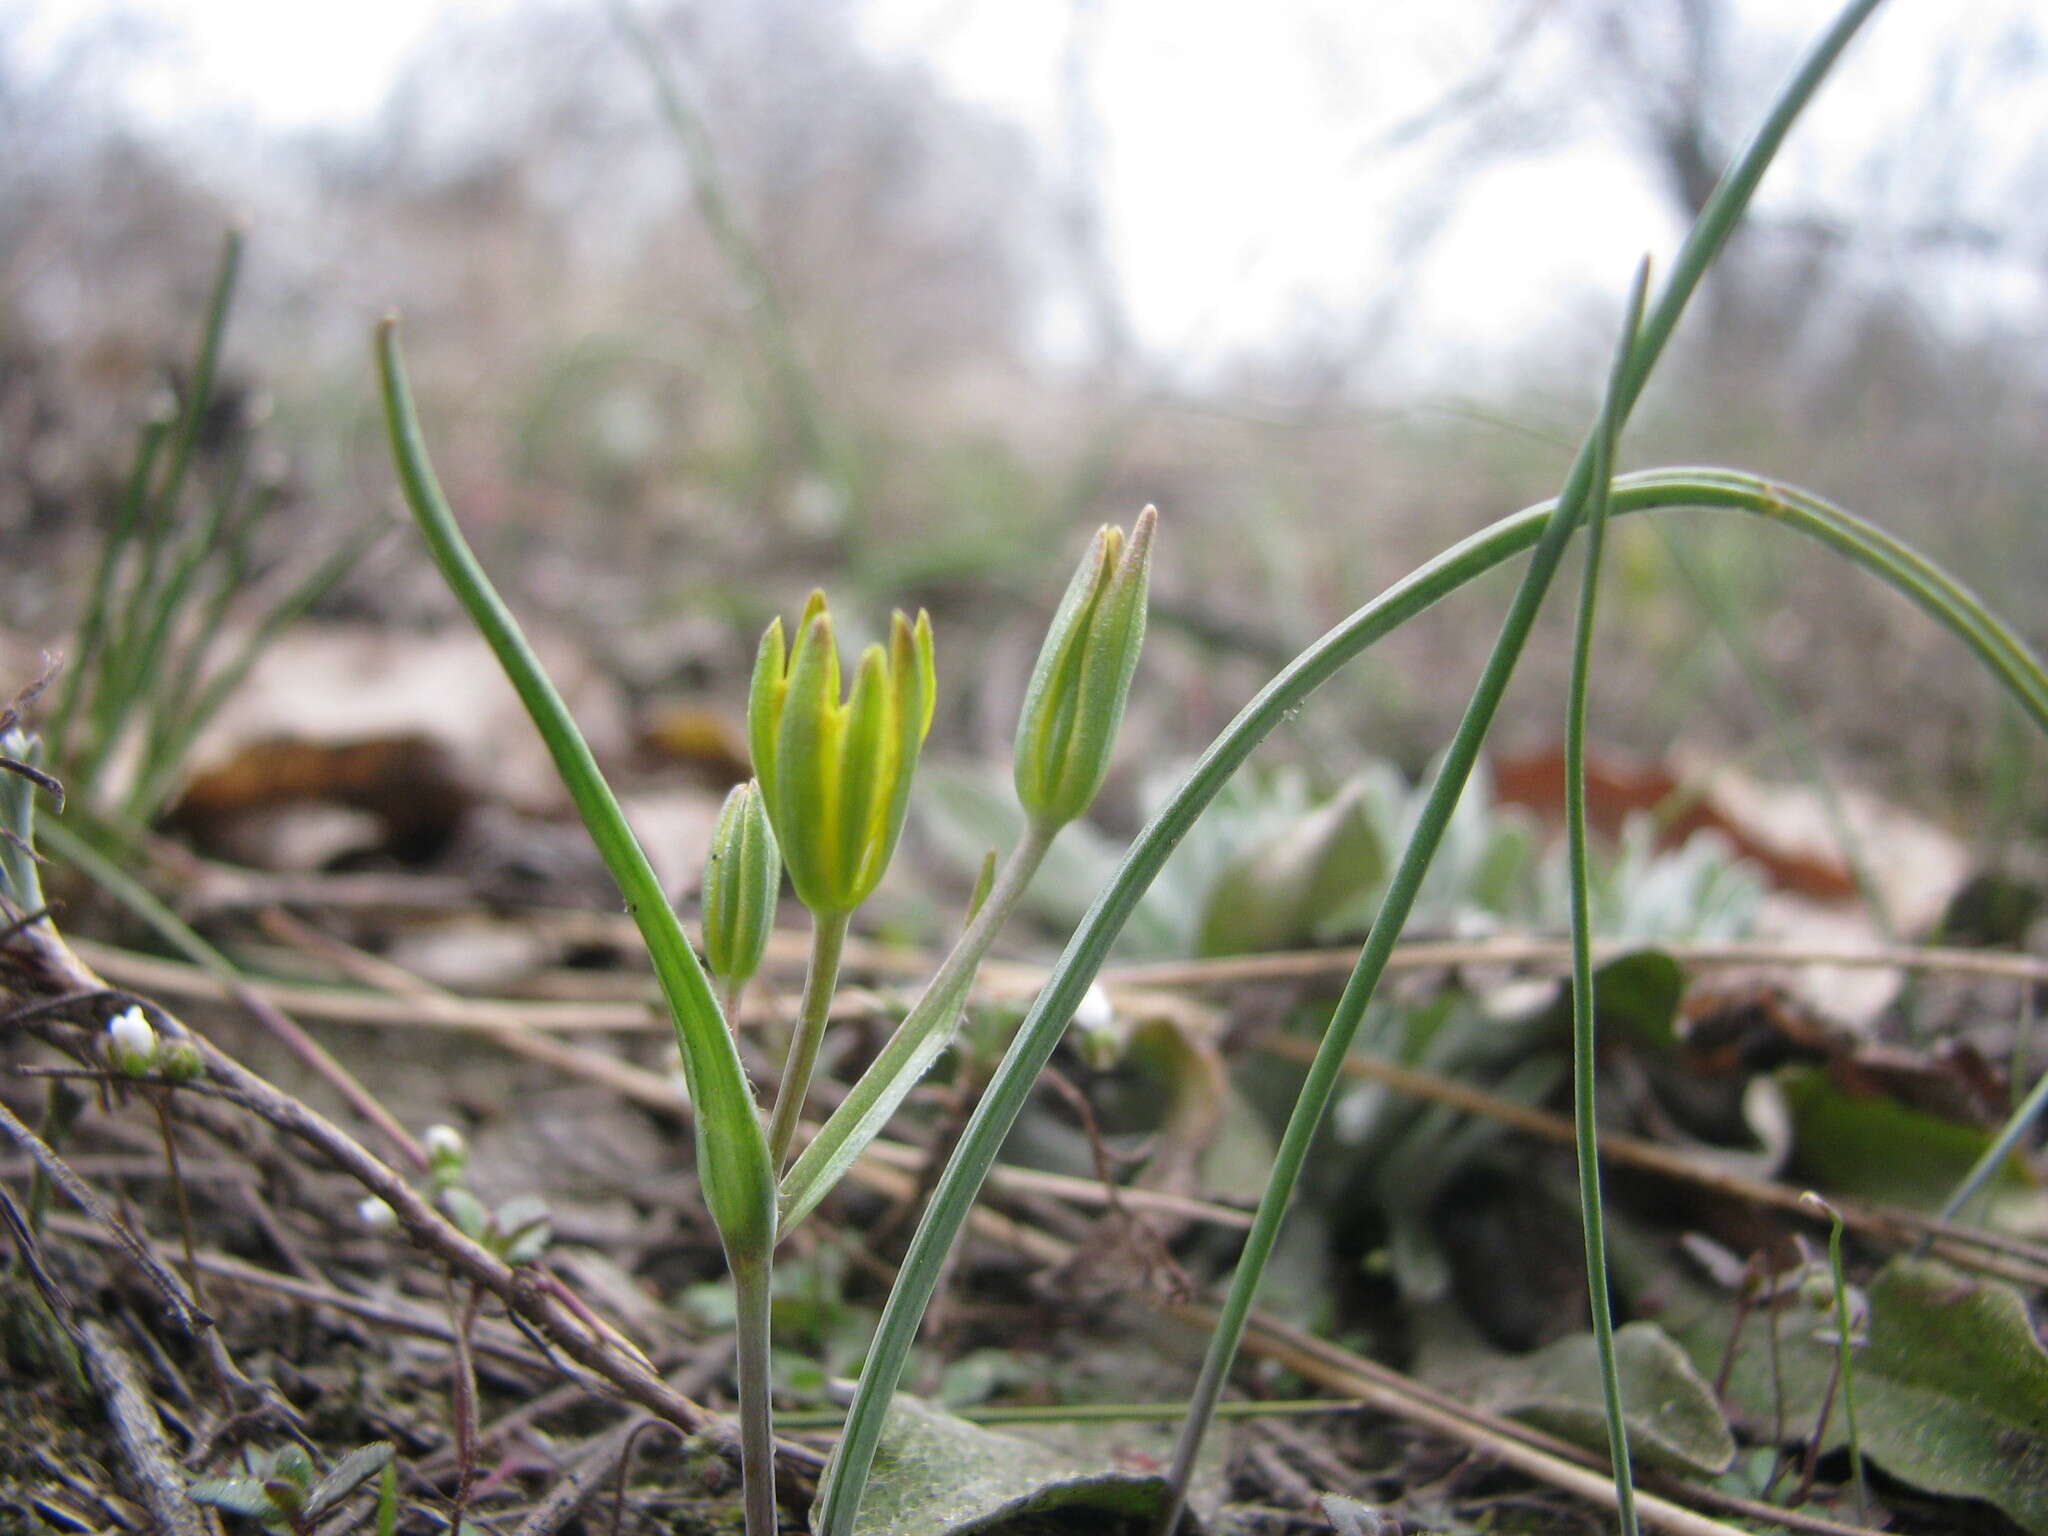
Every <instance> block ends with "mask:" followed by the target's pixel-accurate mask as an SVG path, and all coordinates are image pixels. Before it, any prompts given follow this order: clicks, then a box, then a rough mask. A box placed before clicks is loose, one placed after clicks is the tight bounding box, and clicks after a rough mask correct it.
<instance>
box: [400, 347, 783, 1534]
mask: <svg viewBox="0 0 2048 1536" xmlns="http://www.w3.org/2000/svg"><path fill="white" fill-rule="evenodd" d="M377 365H378V372H379V375H380V378H381V381H382V384H383V391H384V414H385V423H386V426H387V428H388V429H389V431H390V435H391V449H392V456H393V458H394V459H395V460H396V462H397V465H398V474H399V480H400V482H401V484H402V485H403V486H404V489H405V497H406V501H407V502H408V503H409V504H410V505H411V507H412V511H413V516H414V518H415V519H416V520H417V521H418V523H419V526H420V531H421V533H423V534H424V535H425V536H426V540H427V545H428V548H429V549H430V550H431V551H432V552H433V556H434V563H435V564H436V565H438V566H439V567H440V569H441V574H442V576H443V577H444V578H446V580H447V582H448V585H449V586H450V587H451V588H452V589H453V590H454V592H455V595H456V596H457V597H458V598H459V599H460V600H461V602H462V605H463V607H464V609H465V610H466V611H467V612H468V614H469V617H470V620H471V622H472V623H474V624H475V625H476V627H477V630H478V631H479V632H480V633H481V634H482V635H483V637H484V639H485V641H486V642H488V643H489V645H490V647H491V649H492V651H493V652H494V653H495V654H496V655H497V658H498V663H499V665H500V666H502V667H503V668H504V669H505V675H506V677H507V678H508V679H509V680H510V681H511V683H512V686H513V688H514V689H515V690H516V691H517V692H518V694H519V698H520V701H521V702H522V703H523V704H525V706H526V709H527V713H528V714H530V715H531V716H532V717H533V723H534V725H535V727H536V728H537V729H538V730H539V731H540V734H541V739H542V740H543V741H545V742H546V743H547V748H548V752H549V755H550V756H552V757H553V758H554V760H555V768H556V771H557V772H559V773H560V774H561V776H562V783H563V785H564V786H565V787H566V788H567V789H568V791H569V795H570V798H571V799H572V800H574V801H575V803H576V809H577V811H578V812H580V813H581V815H582V817H583V824H584V826H585V827H587V828H588V829H589V832H590V838H591V841H592V842H593V843H594V844H596V846H597V850H598V852H599V854H600V855H602V856H603V858H604V862H605V867H606V868H607V869H609V870H610V871H611V875H612V879H613V880H614V881H616V882H617V883H618V887H619V891H620V893H621V894H622V895H623V896H624V897H625V899H626V910H627V911H628V912H629V913H631V914H632V916H633V919H634V921H635V923H637V924H638V925H639V929H640V935H641V937H642V938H643V939H644V940H645V941H646V944H647V952H648V955H649V957H650V958H651V959H652V960H653V962H654V974H655V977H656V979H657V980H658V981H659V982H660V984H661V991H662V996H663V997H664V998H665V999H666V1000H667V1002H668V1007H669V1013H670V1016H671V1018H672V1019H673V1021H674V1024H675V1031H676V1042H677V1045H678V1046H679V1047H680V1049H681V1052H682V1058H683V1076H684V1079H685V1082H686V1084H687V1086H688V1089H689V1094H690V1104H691V1108H692V1109H693V1110H694V1112H695V1114H694V1119H695V1122H696V1136H697V1176H698V1179H699V1180H700V1182H701V1183H702V1185H703V1189H704V1203H705V1205H706V1206H707V1207H709V1209H710V1212H711V1219H712V1220H713V1222H715V1223H716V1224H717V1227H718V1235H719V1238H720V1240H721V1241H722V1242H723V1243H724V1245H725V1254H726V1262H727V1263H728V1264H729V1265H730V1266H731V1267H732V1269H733V1270H734V1272H735V1273H738V1272H739V1271H740V1270H741V1269H742V1268H744V1267H745V1266H748V1265H753V1266H756V1267H757V1268H758V1269H759V1270H760V1272H761V1276H762V1280H761V1283H762V1284H763V1285H764V1286H765V1285H766V1283H767V1280H766V1275H767V1268H768V1265H769V1262H770V1259H771V1255H772V1254H773V1252H774V1247H775V1171H774V1165H773V1164H772V1163H770V1162H769V1160H768V1140H767V1137H766V1136H764V1135H763V1134H762V1131H761V1119H760V1115H759V1112H758V1111H757V1110H756V1108H755V1105H754V1098H753V1094H752V1093H751V1091H750V1090H749V1089H748V1087H747V1080H746V1074H745V1072H744V1071H742V1070H741V1067H740V1058H739V1051H738V1048H737V1047H736V1045H735V1044H734V1041H733V1037H732V1034H731V1032H730V1031H729V1030H728V1029H727V1027H726V1023H725V1019H724V1018H723V1016H722V1015H721V1014H720V1013H719V1011H718V1000H717V999H716V998H715V997H713V996H712V993H711V984H710V981H709V979H708V978H707V977H706V976H705V974H704V968H703V966H702V965H701V964H700V963H699V961H698V959H697V952H696V950H694V949H692V948H691V947H690V941H689V939H688V938H686V937H685V936H684V934H683V929H682V924H681V923H679V922H678V921H677V920H676V915H675V912H674V910H673V909H672V908H671V907H670V906H669V903H668V896H667V893H666V892H664V891H663V890H662V888H661V882H660V880H659V879H658V878H657V877H656V876H655V873H654V867H653V866H652V865H651V864H649V863H648V861H647V855H646V854H645V853H644V852H642V851H641V848H640V844H639V841H638V840H637V839H636V838H635V837H634V836H633V830H632V828H631V827H630V826H628V825H627V822H626V816H625V813H624V812H623V811H622V810H621V809H620V808H619V802H618V800H617V798H616V797H615V796H614V795H613V794H612V791H611V786H610V785H608V784H607V783H605V780H604V775H603V774H602V773H601V772H599V770H598V766H597V759H596V758H595V757H594V756H593V755H592V754H591V751H590V744H589V743H588V742H586V741H585V740H584V739H583V733H582V732H581V731H579V730H578V729H577V728H576V722H575V721H574V720H573V719H572V718H571V717H570V715H569V709H568V706H567V705H565V704H564V703H563V702H562V697H561V695H560V694H559V693H557V692H556V691H555V687H554V684H553V683H551V682H549V681H548V677H547V674H546V673H545V672H544V671H543V670H542V669H541V665H540V662H539V661H538V659H537V658H536V657H535V656H534V654H533V649H532V647H531V646H530V645H529V644H528V643H527V640H526V637H525V635H524V634H522V633H521V632H520V629H519V625H518V623H517V622H516V621H515V620H514V619H513V617H512V613H511V610H510V609H508V608H507V607H506V606H505V604H504V600H503V599H501V598H500V597H499V596H498V594H497V592H496V591H495V590H494V589H493V588H492V586H491V583H490V578H489V577H487V576H486V575H485V574H484V570H483V567H482V566H481V565H480V564H478V562H477V558H476V556H475V555H474V554H473V553H471V551H470V548H469V546H468V545H467V544H466V543H465V542H464V541H463V538H462V532H461V530H460V529H459V528H458V527H457V526H456V523H455V514H454V512H453V511H452V510H451V509H450V508H449V506H448V502H447V498H446V497H445V496H443V495H442V493H441V487H440V485H439V483H438V482H437V481H436V479H435V477H434V471H433V467H432V465H431V464H429V462H428V460H427V452H426V445H425V443H424V442H423V441H422V439H421V436H420V428H419V421H418V418H417V415H416V413H415V411H414V409H413V403H412V392H411V389H410V388H409V387H408V385H407V383H406V379H405V370H404V368H403V366H402V365H401V363H400V362H399V358H398V335H397V323H396V322H395V321H392V320H386V321H385V322H384V323H383V324H382V325H380V326H379V327H378V329H377ZM745 1342H747V1344H748V1345H749V1347H750V1348H753V1349H755V1350H757V1351H759V1353H760V1354H762V1355H765V1352H766V1346H767V1342H768V1340H767V1324H766V1322H765V1320H763V1321H762V1322H761V1326H760V1327H759V1328H757V1329H754V1330H752V1332H751V1333H750V1335H749V1337H748V1339H747V1340H746V1341H745ZM743 1353H744V1352H743ZM766 1370H767V1362H766V1360H765V1359H764V1358H756V1359H753V1360H752V1361H748V1360H746V1359H744V1358H743V1359H742V1361H741V1373H742V1375H745V1374H747V1373H748V1372H749V1371H753V1372H758V1373H761V1375H762V1377H763V1378H764V1379H765V1373H766ZM741 1410H742V1414H743V1416H745V1417H747V1418H749V1419H752V1420H757V1421H758V1422H750V1423H747V1424H745V1425H743V1427H742V1431H741V1434H742V1443H743V1445H751V1446H754V1447H757V1448H760V1447H768V1451H767V1454H758V1453H757V1454H755V1455H752V1456H748V1457H746V1458H744V1468H743V1470H744V1476H745V1479H746V1484H747V1489H748V1492H747V1506H748V1512H749V1516H750V1518H749V1520H748V1532H749V1536H774V1533H775V1523H774V1499H775V1494H774V1478H775V1469H774V1465H773V1462H772V1460H771V1459H770V1458H771V1457H772V1442H771V1440H770V1431H769V1424H768V1419H767V1415H768V1412H769V1402H768V1398H767V1394H766V1392H765V1391H759V1390H757V1391H756V1392H754V1393H753V1394H751V1396H749V1397H746V1398H743V1399H742V1403H741ZM764 1490H765V1491H764ZM764 1508H765V1510H766V1511H767V1515H768V1519H767V1522H766V1524H762V1523H760V1521H759V1514H760V1511H761V1510H762V1509H764Z"/></svg>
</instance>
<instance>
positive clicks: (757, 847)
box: [704, 780, 782, 988]
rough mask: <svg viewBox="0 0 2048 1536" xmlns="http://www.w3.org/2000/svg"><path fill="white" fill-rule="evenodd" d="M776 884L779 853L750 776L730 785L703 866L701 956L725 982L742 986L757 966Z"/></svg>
mask: <svg viewBox="0 0 2048 1536" xmlns="http://www.w3.org/2000/svg"><path fill="white" fill-rule="evenodd" d="M781 884H782V855H781V854H780V853H779V852H778V851H777V850H776V847H775V830H774V828H772V827H770V826H769V825H768V808H767V806H766V805H764V804H763V803H762V800H761V786H760V785H759V784H758V783H756V782H754V781H752V780H749V781H748V782H747V783H745V784H739V785H735V786H734V788H733V792H732V793H731V794H729V795H727V796H726V797H725V808H724V809H723V810H721V811H720V812H719V813H718V827H717V830H716V831H714V832H713V833H712V834H711V857H710V859H709V861H707V862H706V864H705V866H704V958H705V960H706V961H707V962H708V963H709V964H710V966H711V973H712V975H714V976H716V977H717V978H718V979H719V980H720V981H721V982H723V983H724V984H725V985H726V987H728V988H733V987H739V986H743V985H745V984H746V982H747V981H748V980H749V979H751V978H752V976H753V974H754V972H756V971H758V970H759V969H760V968H761V956H762V955H763V954H764V953H765V952H766V951H767V948H768V932H769V930H770V929H772V928H773V927H774V926H775V897H776V893H777V890H778V889H779V887H780V886H781Z"/></svg>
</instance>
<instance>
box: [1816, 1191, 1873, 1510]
mask: <svg viewBox="0 0 2048 1536" xmlns="http://www.w3.org/2000/svg"><path fill="white" fill-rule="evenodd" d="M1801 1199H1802V1200H1803V1201H1804V1202H1805V1203H1806V1204H1808V1205H1811V1206H1812V1207H1813V1208H1814V1209H1815V1210H1816V1211H1818V1212H1820V1213H1821V1214H1822V1215H1823V1216H1825V1217H1827V1219H1828V1278H1829V1279H1830V1281H1832V1283H1833V1286H1832V1288H1833V1290H1834V1298H1833V1299H1834V1305H1835V1374H1836V1375H1837V1376H1839V1377H1840V1378H1841V1381H1842V1416H1843V1418H1844V1419H1845V1420H1846V1421H1847V1422H1848V1425H1849V1470H1850V1473H1851V1475H1852V1477H1853V1480H1854V1482H1855V1485H1856V1518H1857V1519H1858V1520H1861V1521H1865V1522H1868V1520H1869V1519H1870V1490H1869V1488H1868V1487H1867V1486H1866V1485H1865V1479H1864V1476H1863V1434H1862V1431H1861V1430H1860V1429H1859V1428H1858V1426H1857V1423H1856V1362H1855V1360H1854V1359H1853V1358H1852V1355H1851V1342H1850V1341H1851V1328H1850V1324H1851V1321H1852V1320H1851V1318H1850V1316H1849V1282H1848V1280H1847V1278H1846V1277H1845V1276H1844V1275H1843V1273H1842V1213H1841V1212H1840V1211H1838V1210H1836V1209H1835V1208H1834V1207H1833V1206H1832V1205H1829V1204H1828V1203H1827V1201H1825V1200H1823V1199H1822V1198H1821V1197H1820V1196H1819V1195H1816V1194H1814V1193H1813V1192H1812V1191H1810V1190H1809V1191H1808V1192H1807V1193H1806V1194H1805V1195H1804V1196H1802V1197H1801ZM1826 1428H1827V1419H1826V1417H1825V1415H1823V1417H1822V1419H1821V1427H1820V1428H1819V1429H1816V1430H1815V1431H1814V1435H1813V1437H1814V1441H1815V1443H1816V1444H1818V1443H1819V1441H1820V1438H1821V1435H1822V1432H1823V1431H1824V1430H1825V1429H1826ZM1812 1465H1813V1462H1812V1458H1811V1455H1810V1454H1809V1458H1808V1461H1807V1467H1808V1471H1807V1476H1808V1478H1809V1479H1810V1478H1811V1477H1812V1475H1813V1473H1812Z"/></svg>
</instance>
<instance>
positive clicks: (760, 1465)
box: [732, 1254, 777, 1536]
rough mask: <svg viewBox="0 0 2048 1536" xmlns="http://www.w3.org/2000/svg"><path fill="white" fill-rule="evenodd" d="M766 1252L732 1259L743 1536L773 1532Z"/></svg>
mask: <svg viewBox="0 0 2048 1536" xmlns="http://www.w3.org/2000/svg"><path fill="white" fill-rule="evenodd" d="M771 1260H772V1254H770V1255H763V1256H762V1257H761V1258H759V1259H748V1260H734V1261H733V1262H732V1289H733V1328H734V1332H735V1334H736V1336H737V1353H738V1359H739V1383H740V1468H741V1481H742V1484H743V1487H742V1496H743V1498H744V1501H745V1504H746V1518H747V1536H775V1529H776V1523H777V1522H776V1515H775V1418H774V1412H775V1403H774V1397H773V1392H774V1387H773V1384H772V1382H771V1381H770V1379H769V1350H768V1344H769V1337H768V1335H769V1321H770V1316H771V1313H772V1310H773V1307H774V1301H775V1297H774V1287H773V1286H772V1284H771V1283H770V1281H771V1270H770V1263H771Z"/></svg>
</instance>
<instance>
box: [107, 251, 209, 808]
mask: <svg viewBox="0 0 2048 1536" xmlns="http://www.w3.org/2000/svg"><path fill="white" fill-rule="evenodd" d="M241 268H242V232H241V231H240V230H239V229H230V230H229V231H228V232H227V234H226V236H225V237H224V238H223V239H222V242H221V253H220V265H219V268H218V270H217V271H216V272H215V274H214V281H213V291H212V293H211V295H210V296H209V297H208V299H207V304H206V320H205V323H204V325H202V327H201V328H200V336H199V352H198V355H197V356H196V357H194V358H193V361H192V378H191V381H190V384H189V386H188V388H187V389H186V392H185V398H184V399H183V400H182V401H180V402H179V409H178V416H177V421H176V424H175V425H174V426H173V427H172V429H171V441H170V454H169V457H168V459H167V460H166V461H165V464H164V472H163V478H162V479H161V480H159V481H158V482H157V484H156V486H155V488H154V489H153V490H152V491H151V493H150V495H149V499H148V502H147V505H146V507H145V509H144V514H143V516H142V518H141V520H140V524H139V527H138V529H137V532H138V534H139V545H138V548H137V553H136V558H135V570H134V573H133V575H132V578H131V580H130V583H129V586H128V589H127V592H126V593H125V595H124V599H123V602H122V604H121V606H120V609H119V610H118V611H119V612H120V613H121V614H122V616H123V618H124V621H125V622H124V623H123V624H122V625H121V626H120V627H119V628H118V629H116V630H115V632H114V636H113V639H114V643H113V644H111V645H110V646H108V648H107V649H106V651H105V652H104V656H105V664H104V668H103V671H102V675H101V678H100V687H99V688H98V689H96V690H95V695H94V699H93V706H94V713H95V719H96V734H95V736H94V740H93V752H94V757H95V760H94V763H93V767H94V768H95V769H97V768H98V766H99V765H100V763H101V762H102V761H103V760H104V758H105V756H106V754H107V753H109V752H111V751H112V749H113V747H114V744H115V739H116V738H117V737H118V736H119V734H120V728H121V723H122V721H123V720H124V719H125V718H126V713H127V709H128V706H129V705H130V704H131V703H132V702H133V700H134V697H135V695H134V692H133V689H132V686H131V684H132V681H133V679H134V677H135V676H136V674H137V672H138V670H139V669H140V668H141V667H142V666H144V665H146V664H147V662H148V660H149V654H148V635H149V631H150V627H151V620H150V615H152V614H153V613H154V612H155V609H156V605H157V603H158V601H159V599H160V597H161V590H162V584H163V580H164V575H163V560H164V554H165V551H166V549H167V548H168V547H169V544H170V540H171V529H172V524H173V523H174V522H175V521H176V519H177V515H178V507H179V503H180V502H181V501H182V500H183V499H184V494H185V481H186V478H187V476H188V474H189V472H190V471H191V468H192V458H193V454H194V452H195V451H196V450H197V448H198V445H199V435H200V432H201V431H202V430H203V429H204V427H205V425H206V410H207V407H208V405H210V404H211V403H212V400H213V381H214V376H215V375H216V374H217V373H218V372H219V369H220V349H221V340H222V338H223V337H224V336H225V334H226V332H227V324H228V311H229V310H230V309H231V308H232V307H233V305H234V297H235V281H236V279H237V277H238V276H239V275H240V273H241Z"/></svg>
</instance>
